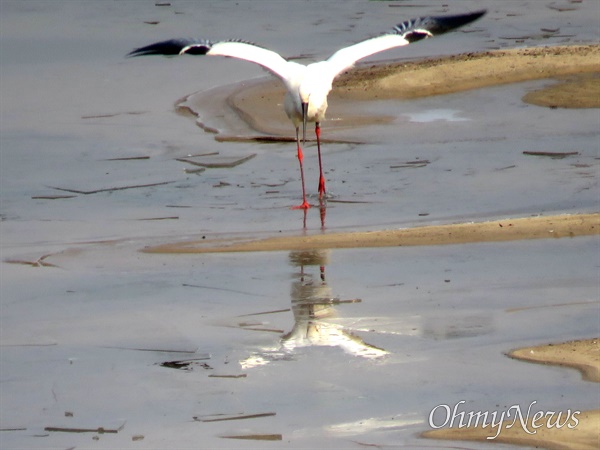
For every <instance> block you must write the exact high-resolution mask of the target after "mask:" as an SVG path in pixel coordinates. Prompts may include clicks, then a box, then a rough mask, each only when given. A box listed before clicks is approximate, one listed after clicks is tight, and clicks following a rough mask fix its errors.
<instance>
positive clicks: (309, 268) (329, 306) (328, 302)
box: [240, 250, 389, 369]
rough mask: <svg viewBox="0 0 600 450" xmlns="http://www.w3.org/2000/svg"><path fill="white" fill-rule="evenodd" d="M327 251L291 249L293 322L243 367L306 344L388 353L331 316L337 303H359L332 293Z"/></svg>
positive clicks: (362, 352)
mask: <svg viewBox="0 0 600 450" xmlns="http://www.w3.org/2000/svg"><path fill="white" fill-rule="evenodd" d="M329 253H330V252H329V250H309V251H294V252H290V255H289V262H290V264H291V265H292V266H293V267H295V268H298V272H295V273H294V278H293V281H292V286H291V292H290V296H291V302H292V308H291V309H292V312H293V314H294V326H293V328H292V330H291V331H290V332H289V333H286V334H284V335H283V336H282V337H281V340H280V342H279V345H278V346H276V347H273V348H264V349H262V351H261V352H258V353H256V354H253V355H252V356H250V357H248V358H246V359H244V360H242V361H240V363H241V365H242V368H244V369H248V368H251V367H256V366H261V365H265V364H268V363H270V362H272V361H274V360H281V359H289V358H290V357H291V356H292V355H293V353H294V352H296V351H297V350H298V349H301V348H305V347H318V346H320V347H339V348H341V349H342V350H343V351H344V352H346V353H348V354H350V355H353V356H358V357H362V358H368V359H374V358H381V357H383V356H385V355H387V354H388V353H389V352H387V351H386V350H384V349H381V348H378V347H375V346H373V345H370V344H368V343H366V342H364V341H363V340H362V339H361V338H360V337H358V336H356V335H354V334H352V333H351V332H350V331H349V330H347V329H345V328H344V326H342V325H340V324H339V323H336V321H334V320H332V319H334V318H335V317H337V310H336V306H338V305H342V304H347V303H360V301H361V300H360V299H348V300H342V299H339V298H337V297H334V296H333V293H332V289H331V287H330V286H329V284H328V283H327V278H326V275H325V268H326V266H327V264H328V262H329ZM317 267H318V269H316V268H317ZM313 269H316V270H313Z"/></svg>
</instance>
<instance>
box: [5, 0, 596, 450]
mask: <svg viewBox="0 0 600 450" xmlns="http://www.w3.org/2000/svg"><path fill="white" fill-rule="evenodd" d="M414 3H415V4H416V3H417V2H414ZM429 3H431V4H429ZM429 3H428V4H423V5H421V6H414V5H413V6H412V7H409V5H407V4H404V7H402V5H403V2H366V1H346V2H314V1H307V2H285V3H284V2H275V1H273V2H270V1H252V2H246V1H238V2H234V1H214V2H213V1H206V2H194V3H192V2H179V1H171V2H170V6H156V5H155V2H154V1H149V2H138V1H135V2H134V1H130V2H127V1H125V2H76V1H43V2H42V1H38V2H36V1H6V0H3V1H2V2H1V3H0V38H1V39H0V90H1V101H0V111H1V123H0V127H1V128H0V152H1V153H0V155H1V160H0V174H1V177H0V183H1V191H0V199H1V205H0V214H1V219H2V221H1V222H0V231H1V252H2V254H1V257H2V262H1V263H0V270H1V272H0V276H1V284H2V286H1V288H0V289H1V290H0V301H1V305H2V306H1V311H0V332H1V338H2V347H1V349H0V358H1V360H0V363H1V375H0V389H1V396H2V397H1V398H2V402H1V405H0V419H1V427H2V430H3V431H1V432H0V447H2V448H6V449H13V448H92V447H93V448H231V447H236V448H266V447H273V448H279V447H286V448H307V447H310V448H317V447H323V448H363V447H362V446H361V443H365V444H375V445H382V446H386V445H387V446H404V447H406V448H415V447H433V448H447V447H451V446H456V445H457V444H456V443H444V442H430V441H424V440H423V439H421V438H419V437H418V435H419V433H420V432H422V431H425V430H428V429H430V426H429V424H428V415H429V412H430V411H431V410H432V408H434V407H435V406H436V405H439V404H448V405H454V404H456V403H457V402H459V401H461V400H465V401H466V405H467V406H466V407H467V408H469V409H472V410H475V411H477V410H498V411H502V410H505V409H506V408H509V407H510V406H511V405H514V404H519V405H522V406H523V407H527V406H528V405H529V404H530V403H531V402H533V401H537V402H538V403H537V406H539V409H541V410H559V409H560V410H566V409H569V408H571V409H581V410H584V409H592V408H598V405H599V402H600V398H599V394H598V389H597V385H594V384H592V383H589V382H585V381H581V377H580V374H579V373H578V372H576V371H574V370H570V369H564V368H557V367H547V366H541V365H533V364H526V363H523V362H518V361H514V360H511V359H509V358H507V357H506V356H505V353H506V352H508V351H509V350H511V349H513V348H516V347H520V346H525V345H530V344H542V343H546V342H558V341H563V340H568V339H576V338H586V337H593V336H597V335H598V334H599V333H600V319H599V309H598V308H599V307H598V298H599V288H598V268H599V267H600V260H599V256H598V255H599V252H598V250H599V249H598V239H597V238H596V237H585V238H573V239H560V240H540V241H531V242H510V243H481V244H469V245H461V246H445V247H423V248H417V247H413V248H388V249H353V250H332V251H325V252H320V253H312V252H308V253H297V252H296V253H288V252H273V253H259V254H227V255H153V254H145V253H140V252H138V250H140V249H141V248H143V247H144V246H146V245H150V244H155V243H161V242H172V241H178V240H187V239H197V238H200V237H201V236H203V235H216V234H223V235H224V236H225V237H227V236H237V235H240V234H245V233H250V234H253V235H260V236H268V235H273V234H279V232H280V231H281V232H285V233H291V234H293V233H302V217H301V216H302V213H301V212H299V211H290V210H289V209H288V207H289V206H290V205H292V204H295V203H296V202H297V201H298V198H299V193H300V192H299V191H300V187H299V183H298V171H297V162H296V160H295V151H294V146H293V144H290V143H278V144H263V143H219V142H216V141H215V140H214V135H212V134H209V133H205V132H204V131H202V130H201V129H200V128H198V127H197V126H196V125H195V123H194V120H191V119H190V118H186V117H182V116H180V115H177V114H176V113H175V112H174V106H173V105H174V104H175V103H176V101H177V100H178V99H181V98H182V97H185V96H187V95H190V94H193V93H195V92H198V91H204V90H209V89H213V88H217V87H223V86H224V87H227V86H229V85H233V84H234V83H240V82H243V81H245V80H251V79H257V78H261V77H264V76H265V74H264V73H263V72H262V71H261V69H260V68H257V67H255V66H253V65H251V64H246V63H243V62H237V61H231V60H226V59H223V60H221V59H218V58H212V59H210V58H204V59H198V58H191V57H182V58H137V59H126V58H124V55H125V54H126V53H127V52H128V51H130V50H131V49H133V48H135V47H139V46H142V45H145V44H148V43H151V42H154V41H156V40H161V39H166V38H170V37H177V36H200V37H209V38H214V39H220V38H229V37H240V38H244V39H249V40H252V41H255V42H257V43H260V44H261V45H264V46H266V47H268V48H273V49H275V50H278V51H280V52H281V53H282V54H284V55H286V56H298V55H305V54H306V55H309V56H310V58H315V59H320V58H323V57H327V56H328V55H330V54H331V53H332V52H333V51H335V50H336V49H338V48H340V47H342V46H345V45H348V44H350V43H352V42H356V41H358V40H361V39H363V38H365V37H367V36H370V35H372V34H376V33H378V32H380V31H383V30H386V29H388V28H390V27H391V26H392V25H393V24H395V23H398V22H400V21H402V20H404V19H408V18H411V17H414V16H418V15H421V14H427V13H444V12H449V13H457V12H462V11H465V10H475V9H479V8H481V7H486V6H487V7H488V8H489V9H490V12H489V14H488V15H487V16H486V18H485V19H484V20H481V21H480V22H478V23H476V24H474V25H473V26H472V27H471V32H468V33H466V32H465V33H463V32H458V33H454V34H451V35H448V36H445V37H443V38H439V39H434V40H430V41H428V42H422V43H419V44H418V45H413V46H409V47H407V48H403V49H399V50H395V51H392V52H388V53H385V54H382V55H379V56H378V57H375V58H371V59H370V61H376V60H395V59H405V58H406V59H411V58H417V57H422V56H435V55H444V54H453V53H459V52H467V51H478V50H485V49H494V48H513V47H515V46H528V45H551V44H568V43H581V42H595V41H597V39H598V36H597V24H598V8H597V6H596V5H594V2H587V1H584V2H582V3H578V4H575V3H574V4H572V6H573V7H574V8H575V9H573V10H569V11H564V12H560V11H558V10H557V9H555V8H551V7H549V6H553V5H555V3H557V2H551V1H525V0H523V1H510V2H502V3H499V2H493V1H491V0H486V1H469V0H464V1H455V2H451V4H450V7H449V8H447V7H441V6H439V5H437V2H429ZM398 6H400V7H398ZM145 22H158V23H157V24H149V23H145ZM542 28H547V29H555V28H559V29H560V31H557V32H555V33H550V36H547V33H545V32H542V31H540V30H541V29H542ZM551 83H553V81H549V80H541V81H532V82H527V83H519V84H514V85H507V86H499V87H494V88H487V89H482V90H477V91H471V92H465V93H460V94H453V95H447V96H443V97H431V98H425V99H418V100H411V101H377V102H361V103H357V104H356V106H355V108H356V109H357V110H360V111H361V114H365V113H366V114H373V115H378V114H382V115H389V116H391V117H392V118H393V119H392V122H391V123H388V124H382V125H377V126H369V127H361V128H357V129H354V130H339V131H335V132H333V131H332V133H331V136H329V137H332V138H336V139H347V140H359V141H361V142H364V144H360V145H358V144H328V145H327V146H326V147H325V149H324V157H325V165H326V168H327V178H328V183H329V186H328V187H329V188H330V189H331V191H332V192H333V194H334V195H335V197H334V199H335V200H338V202H331V203H330V205H329V207H328V209H327V218H326V228H327V231H339V230H374V229H382V228H398V227H403V226H411V225H416V224H434V223H446V222H452V221H465V220H466V221H469V220H482V219H492V218H504V217H515V216H530V215H538V214H554V213H577V212H590V211H597V210H598V157H599V156H600V155H599V140H598V124H599V114H598V110H597V109H595V110H562V109H556V110H553V109H552V110H551V109H546V108H540V107H536V106H531V105H526V104H524V103H522V102H521V97H522V96H523V94H524V93H526V92H527V91H529V90H532V89H536V88H538V87H540V86H544V85H548V84H551ZM332 103H333V102H332ZM332 111H335V110H333V106H332ZM342 113H343V111H341V112H340V115H342ZM336 117H337V113H335V112H334V113H333V114H331V115H330V118H332V119H334V120H335V119H336ZM218 122H219V121H218V118H217V120H216V123H217V124H218ZM323 133H324V137H328V136H325V134H326V133H327V125H326V124H325V125H324V128H323ZM526 150H528V151H577V152H579V155H577V156H574V157H569V158H565V159H560V160H556V159H544V158H538V157H532V156H527V155H524V154H523V151H526ZM211 152H219V154H220V156H226V157H230V156H245V155H249V154H254V153H255V154H256V155H257V156H256V157H254V158H253V159H251V160H249V161H248V162H246V163H244V164H241V165H239V166H236V167H234V168H231V169H207V170H206V171H204V172H201V173H198V174H193V173H186V172H184V169H191V168H192V167H191V166H189V165H187V164H185V163H182V162H180V161H177V158H182V157H186V156H187V155H189V154H191V155H194V154H201V153H211ZM314 153H315V152H314V151H313V149H312V148H309V149H307V152H306V164H307V166H308V176H309V188H312V189H311V192H314V191H316V172H315V168H316V157H315V154H314ZM115 158H117V159H118V158H143V159H127V160H122V159H121V160H115ZM416 160H423V161H428V163H426V164H423V165H415V166H418V167H402V166H405V165H406V162H411V161H416ZM311 181H314V183H312V182H311ZM160 183H168V184H160ZM139 185H153V186H148V187H137V188H131V189H125V190H108V189H111V188H115V187H131V186H139ZM272 186H275V187H272ZM55 188H62V189H69V190H71V191H73V190H74V191H80V192H79V193H77V192H69V191H64V190H57V189H55ZM82 191H88V192H89V191H100V192H97V193H88V194H83V193H81V192H82ZM55 196H65V198H55V199H49V198H48V197H55ZM67 197H68V198H67ZM348 201H352V202H358V203H346V202H348ZM142 219H161V220H142ZM307 227H308V231H307V232H309V233H315V232H321V230H320V227H321V223H320V219H319V211H318V210H317V209H313V210H310V211H309V213H308V217H307ZM46 255H50V256H46ZM19 261H20V262H21V263H15V262H19ZM36 261H37V263H36ZM23 262H26V263H27V262H29V263H32V264H24V263H23ZM313 316H314V319H313V320H308V317H313ZM173 362H178V363H179V366H177V363H173ZM164 363H173V364H170V366H171V367H168V366H169V364H167V365H165V364H164ZM173 366H175V367H179V368H174V367H173ZM186 369H187V370H186ZM211 375H214V376H211ZM222 376H227V377H222ZM230 376H235V378H233V377H230ZM238 376H239V377H238ZM240 414H241V415H258V417H255V418H246V419H239V420H225V421H207V420H212V419H218V418H231V417H232V416H236V415H240ZM48 427H58V428H61V427H62V428H67V429H91V430H97V429H98V428H99V427H103V428H104V429H105V430H107V431H112V430H118V432H117V433H109V432H106V433H97V432H85V433H75V432H57V431H48V430H47V428H48ZM51 429H52V428H51ZM256 434H266V435H281V441H274V442H271V441H269V442H267V441H252V440H243V439H242V440H240V439H236V440H233V439H228V438H224V437H223V436H240V435H256ZM458 445H460V446H462V447H464V448H483V445H482V444H462V443H461V444H458ZM500 447H503V448H510V446H500ZM490 448H494V447H493V446H492V444H490ZM496 448H497V447H496Z"/></svg>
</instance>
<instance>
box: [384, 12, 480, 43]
mask: <svg viewBox="0 0 600 450" xmlns="http://www.w3.org/2000/svg"><path fill="white" fill-rule="evenodd" d="M486 13H487V10H486V9H482V10H479V11H473V12H471V13H466V14H454V15H448V16H427V17H419V18H418V19H412V20H409V21H407V22H403V23H400V24H398V25H396V26H395V27H394V30H393V31H392V33H396V34H400V35H402V36H403V37H404V38H405V39H406V40H408V41H409V42H416V41H420V40H421V39H425V38H428V37H432V36H437V35H440V34H444V33H447V32H448V31H452V30H454V29H456V28H460V27H462V26H464V25H467V24H469V23H471V22H474V21H476V20H477V19H480V18H481V17H482V16H484V15H485V14H486Z"/></svg>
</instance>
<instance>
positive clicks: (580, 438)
mask: <svg viewBox="0 0 600 450" xmlns="http://www.w3.org/2000/svg"><path fill="white" fill-rule="evenodd" d="M572 412H573V411H572ZM563 417H564V416H563ZM576 417H577V421H578V423H577V426H575V427H574V428H569V427H568V426H563V427H562V428H557V427H552V428H549V427H547V426H542V427H540V428H537V429H533V427H532V426H531V422H532V421H531V420H529V421H528V427H527V429H528V431H530V432H532V431H535V434H529V433H528V432H527V431H525V430H524V429H523V427H522V426H521V425H520V424H519V422H518V421H517V423H516V424H515V425H514V426H513V427H511V428H503V429H502V430H501V431H500V433H499V435H498V437H496V438H495V439H493V440H491V439H486V438H487V437H488V436H495V435H496V433H497V432H498V428H497V427H496V428H491V427H490V426H488V427H487V428H485V429H484V428H482V427H471V428H444V429H439V430H431V431H426V432H424V433H423V434H422V436H423V437H426V438H432V439H444V440H460V441H480V442H486V443H494V442H497V443H504V444H513V445H523V446H531V447H535V448H540V447H541V448H547V449H561V450H564V449H571V450H596V449H598V448H600V410H593V411H582V412H581V413H580V414H578V415H577V416H576ZM511 423H512V419H510V420H508V421H507V422H506V423H505V425H509V424H511ZM569 424H570V425H574V424H575V422H574V421H573V420H570V421H569Z"/></svg>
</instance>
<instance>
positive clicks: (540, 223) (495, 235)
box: [144, 213, 600, 253]
mask: <svg viewBox="0 0 600 450" xmlns="http://www.w3.org/2000/svg"><path fill="white" fill-rule="evenodd" d="M593 234H600V214H599V213H596V214H575V215H560V216H549V217H528V218H521V219H505V220H495V221H491V222H480V223H460V224H449V225H433V226H424V227H415V228H404V229H399V230H381V231H370V232H347V233H325V234H317V235H309V236H277V237H270V238H266V239H258V240H257V239H252V238H246V239H240V238H235V239H231V238H227V237H226V236H214V237H208V238H205V239H201V240H195V241H190V242H178V243H173V244H164V245H159V246H154V247H147V248H145V249H144V251H145V252H151V253H215V252H256V251H282V250H308V249H332V248H359V247H396V246H415V245H445V244H464V243H470V242H497V241H514V240H521V239H543V238H561V237H574V236H585V235H593Z"/></svg>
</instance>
